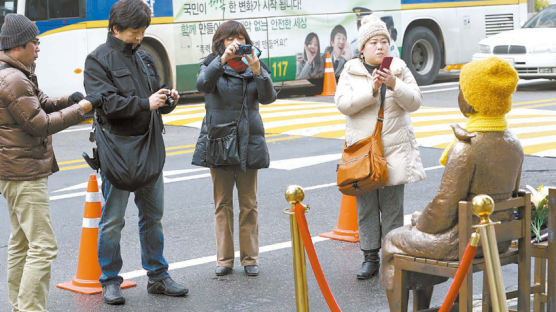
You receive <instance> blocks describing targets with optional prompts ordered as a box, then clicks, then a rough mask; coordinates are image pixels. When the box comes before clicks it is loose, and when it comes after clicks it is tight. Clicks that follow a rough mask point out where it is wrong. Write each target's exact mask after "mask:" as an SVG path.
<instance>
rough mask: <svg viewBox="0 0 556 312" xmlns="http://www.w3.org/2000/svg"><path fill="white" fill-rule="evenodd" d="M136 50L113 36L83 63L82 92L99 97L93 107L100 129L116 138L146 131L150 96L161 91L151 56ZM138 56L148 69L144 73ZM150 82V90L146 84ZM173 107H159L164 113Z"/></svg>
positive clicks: (110, 35)
mask: <svg viewBox="0 0 556 312" xmlns="http://www.w3.org/2000/svg"><path fill="white" fill-rule="evenodd" d="M138 48H139V47H137V48H135V49H133V45H132V44H131V43H125V42H123V41H121V40H120V39H118V38H115V37H114V36H113V35H112V34H110V33H109V34H108V37H107V39H106V43H104V44H101V45H100V46H98V47H97V48H96V49H95V50H94V51H93V52H91V54H89V55H88V56H87V59H86V60H85V81H84V84H85V91H86V92H87V94H100V95H102V98H103V101H102V103H101V104H100V105H99V106H97V107H95V111H96V113H97V116H98V118H99V123H100V124H101V125H102V127H103V128H105V129H108V130H109V131H110V132H112V133H114V134H118V135H140V134H144V133H145V132H147V130H148V129H149V121H150V115H151V112H150V109H149V96H151V94H153V93H154V92H156V91H158V90H159V89H160V78H159V77H158V74H157V72H156V70H155V67H154V61H153V59H152V57H151V56H150V55H149V54H148V53H147V52H145V51H143V50H138ZM138 57H141V59H142V60H143V62H144V63H145V65H146V67H147V72H145V71H144V70H143V67H142V66H141V63H140V62H139V61H140V60H139V59H138ZM147 78H149V79H150V82H151V86H152V90H151V88H149V84H148V82H147ZM173 109H174V107H162V108H160V109H159V111H160V112H161V113H163V114H167V113H169V112H171V111H172V110H173Z"/></svg>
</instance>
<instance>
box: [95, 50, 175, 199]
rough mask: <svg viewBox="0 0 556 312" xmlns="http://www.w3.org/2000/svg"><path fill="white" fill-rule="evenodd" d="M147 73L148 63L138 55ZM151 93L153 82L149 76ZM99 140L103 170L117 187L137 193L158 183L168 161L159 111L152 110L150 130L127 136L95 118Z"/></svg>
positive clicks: (96, 134)
mask: <svg viewBox="0 0 556 312" xmlns="http://www.w3.org/2000/svg"><path fill="white" fill-rule="evenodd" d="M136 56H137V59H138V61H139V63H140V64H141V66H142V68H143V70H144V72H145V73H147V70H146V68H145V63H144V62H143V60H142V59H141V56H140V55H136ZM147 82H148V85H149V89H150V90H151V92H154V90H153V89H152V85H151V81H150V80H149V77H148V75H147ZM94 127H95V139H96V142H97V146H98V156H99V161H100V169H101V170H102V172H103V173H104V174H105V175H106V178H107V179H108V181H110V183H112V184H113V185H114V186H115V187H116V188H119V189H122V190H126V191H130V192H133V191H135V190H137V189H138V188H140V187H142V186H145V185H147V184H149V183H151V182H153V181H155V180H156V179H157V178H158V177H159V176H160V174H161V172H162V168H163V167H164V162H165V160H166V151H165V147H164V140H163V138H162V135H161V133H162V132H163V127H164V126H163V123H162V117H161V116H160V113H159V112H158V110H154V111H151V119H150V122H149V130H148V131H147V132H146V133H145V134H142V135H135V136H123V135H117V134H113V133H111V132H110V131H108V130H107V129H104V128H103V127H102V126H101V125H100V124H99V123H98V118H96V117H95V119H94Z"/></svg>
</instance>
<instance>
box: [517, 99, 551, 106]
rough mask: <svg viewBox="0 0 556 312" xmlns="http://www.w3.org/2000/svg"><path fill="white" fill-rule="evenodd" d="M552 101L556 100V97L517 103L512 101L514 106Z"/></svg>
mask: <svg viewBox="0 0 556 312" xmlns="http://www.w3.org/2000/svg"><path fill="white" fill-rule="evenodd" d="M551 101H556V98H551V99H543V100H533V101H524V102H516V103H512V106H519V105H527V104H533V103H544V102H551Z"/></svg>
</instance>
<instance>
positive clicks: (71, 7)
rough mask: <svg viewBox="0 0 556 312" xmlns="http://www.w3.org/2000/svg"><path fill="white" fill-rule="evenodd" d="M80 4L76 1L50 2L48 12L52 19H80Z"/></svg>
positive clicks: (51, 0) (57, 0) (59, 0)
mask: <svg viewBox="0 0 556 312" xmlns="http://www.w3.org/2000/svg"><path fill="white" fill-rule="evenodd" d="M79 2H80V1H75V0H49V1H48V12H49V17H50V18H68V17H79V15H80V14H79Z"/></svg>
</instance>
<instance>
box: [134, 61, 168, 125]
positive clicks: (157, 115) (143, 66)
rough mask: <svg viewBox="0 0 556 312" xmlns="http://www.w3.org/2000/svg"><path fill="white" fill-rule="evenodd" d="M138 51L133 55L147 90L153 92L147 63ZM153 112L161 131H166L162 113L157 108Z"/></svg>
mask: <svg viewBox="0 0 556 312" xmlns="http://www.w3.org/2000/svg"><path fill="white" fill-rule="evenodd" d="M139 51H140V50H137V52H136V55H135V56H136V57H137V59H138V60H139V64H140V65H141V68H142V69H143V73H144V74H145V78H146V79H147V84H148V85H149V90H150V91H151V92H153V93H154V92H155V90H154V89H153V86H152V82H151V79H150V77H149V71H148V69H147V65H145V62H144V61H143V57H142V56H141V53H142V52H139ZM153 113H154V114H156V116H154V117H158V119H159V120H158V121H159V122H160V124H161V125H162V133H166V127H165V126H164V122H163V121H162V115H161V114H160V112H159V111H158V109H156V110H155V111H154V112H151V114H153ZM149 127H150V126H149ZM149 130H150V129H149Z"/></svg>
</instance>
